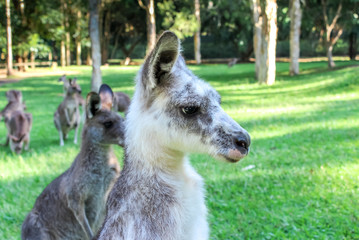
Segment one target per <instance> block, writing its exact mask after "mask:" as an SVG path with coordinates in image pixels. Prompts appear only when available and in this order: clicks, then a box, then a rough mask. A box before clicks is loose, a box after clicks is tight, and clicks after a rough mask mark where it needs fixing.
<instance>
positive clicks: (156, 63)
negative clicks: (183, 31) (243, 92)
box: [95, 31, 250, 240]
mask: <svg viewBox="0 0 359 240" xmlns="http://www.w3.org/2000/svg"><path fill="white" fill-rule="evenodd" d="M220 103H221V98H220V96H219V94H218V93H217V92H216V91H215V90H214V89H213V88H212V87H210V86H209V85H208V84H207V83H205V82H204V81H203V80H201V79H199V78H198V77H197V76H195V75H194V74H193V73H192V72H191V71H190V70H189V69H188V68H187V67H186V64H185V61H184V59H183V58H182V57H181V56H180V42H179V39H178V38H177V36H176V35H175V34H174V33H172V32H168V31H166V32H164V33H163V34H162V35H161V36H160V38H159V40H158V41H157V43H156V45H155V47H154V49H153V50H152V52H151V53H150V54H149V55H148V56H147V58H146V59H145V62H144V64H143V66H142V68H141V69H140V71H139V73H138V75H137V77H136V87H135V94H134V97H133V98H132V102H131V105H130V108H129V111H128V113H127V115H126V120H125V125H126V131H125V159H124V166H123V169H122V171H121V175H120V177H119V178H118V180H117V181H116V183H115V185H114V187H113V188H112V190H111V192H110V195H109V198H108V201H107V214H106V219H105V221H104V224H103V225H102V228H101V230H100V231H99V232H98V234H97V237H96V238H95V239H101V240H104V239H106V240H110V239H136V240H137V239H141V240H147V239H148V240H150V239H151V240H155V239H156V240H157V239H160V240H167V239H171V240H175V239H176V240H177V239H178V240H179V239H182V240H201V239H208V237H209V228H208V223H207V219H206V215H207V209H206V205H205V201H204V190H203V180H202V178H201V176H199V174H198V173H197V172H196V171H195V170H194V169H193V168H192V167H191V165H190V163H189V159H188V157H187V156H188V153H206V154H210V155H212V156H213V157H215V158H217V159H221V160H225V161H228V162H237V161H239V160H240V159H242V158H244V157H245V156H246V155H247V154H248V151H249V145H250V137H249V134H248V133H247V131H246V130H244V129H243V128H242V127H241V126H240V125H239V124H238V123H237V122H235V121H234V120H233V119H232V118H230V117H229V116H228V115H227V114H226V113H225V112H224V111H223V109H222V108H221V106H220ZM233 207H235V206H233Z"/></svg>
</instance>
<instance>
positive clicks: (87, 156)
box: [21, 85, 124, 240]
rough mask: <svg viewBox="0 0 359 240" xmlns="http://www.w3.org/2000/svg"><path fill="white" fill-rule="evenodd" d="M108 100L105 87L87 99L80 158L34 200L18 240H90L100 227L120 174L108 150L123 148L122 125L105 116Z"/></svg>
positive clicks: (109, 95) (111, 114) (116, 118)
mask: <svg viewBox="0 0 359 240" xmlns="http://www.w3.org/2000/svg"><path fill="white" fill-rule="evenodd" d="M112 99H113V93H112V90H111V88H110V87H109V86H107V85H102V86H101V88H100V92H99V94H97V93H94V92H91V93H89V94H88V95H87V98H86V122H85V125H84V128H83V132H82V139H83V140H82V145H81V150H80V153H79V154H78V155H77V157H76V158H75V160H74V162H73V163H72V165H71V167H70V168H69V169H68V170H67V171H65V172H64V173H63V174H61V175H60V176H59V177H57V178H56V179H55V180H53V181H52V182H51V183H50V184H49V185H48V186H47V187H46V188H45V189H44V191H43V192H42V193H41V194H40V196H39V197H38V198H37V199H36V202H35V205H34V207H33V209H32V211H31V212H30V213H29V214H28V215H27V217H26V219H25V221H24V223H23V225H22V232H21V238H22V239H23V240H35V239H36V240H45V239H46V240H56V239H67V240H69V239H81V240H83V239H91V238H92V236H93V233H96V231H97V230H98V228H99V227H100V226H101V224H102V221H103V219H104V217H105V204H106V199H107V196H108V193H109V190H110V188H111V187H112V186H113V184H114V181H115V180H116V178H117V177H118V176H119V171H120V168H119V164H118V162H117V159H116V157H115V155H114V152H113V150H112V148H111V144H118V145H121V146H123V144H124V123H123V119H122V118H121V117H120V116H119V115H118V114H117V113H115V112H113V111H111V107H112Z"/></svg>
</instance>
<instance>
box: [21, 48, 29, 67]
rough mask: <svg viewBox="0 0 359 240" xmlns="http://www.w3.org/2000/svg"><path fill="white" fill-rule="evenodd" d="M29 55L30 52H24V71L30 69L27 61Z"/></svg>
mask: <svg viewBox="0 0 359 240" xmlns="http://www.w3.org/2000/svg"><path fill="white" fill-rule="evenodd" d="M28 56H29V53H28V52H26V51H25V52H24V54H23V55H22V58H23V62H24V72H26V71H28V70H29V66H28V65H27V63H28V61H27V58H28Z"/></svg>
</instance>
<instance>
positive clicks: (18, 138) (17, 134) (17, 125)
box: [5, 110, 32, 154]
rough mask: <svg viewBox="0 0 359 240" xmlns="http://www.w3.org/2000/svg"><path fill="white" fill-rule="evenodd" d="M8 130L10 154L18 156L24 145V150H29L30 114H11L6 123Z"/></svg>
mask: <svg viewBox="0 0 359 240" xmlns="http://www.w3.org/2000/svg"><path fill="white" fill-rule="evenodd" d="M6 127H7V129H8V135H7V141H6V144H5V145H7V144H8V141H10V149H11V151H12V152H15V153H17V154H20V153H21V151H22V148H23V145H24V144H25V150H29V145H30V131H31V127H32V114H31V113H24V112H23V111H18V110H17V111H13V112H11V114H10V116H9V119H8V121H7V122H6Z"/></svg>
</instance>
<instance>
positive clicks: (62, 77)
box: [59, 74, 66, 82]
mask: <svg viewBox="0 0 359 240" xmlns="http://www.w3.org/2000/svg"><path fill="white" fill-rule="evenodd" d="M65 81H66V74H64V75H62V76H61V77H60V78H59V82H65Z"/></svg>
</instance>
